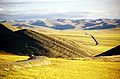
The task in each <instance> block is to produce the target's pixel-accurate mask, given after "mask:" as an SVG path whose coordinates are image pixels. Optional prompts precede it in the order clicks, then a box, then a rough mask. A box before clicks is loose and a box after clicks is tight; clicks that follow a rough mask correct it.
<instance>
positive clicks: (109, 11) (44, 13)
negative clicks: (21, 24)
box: [0, 0, 120, 19]
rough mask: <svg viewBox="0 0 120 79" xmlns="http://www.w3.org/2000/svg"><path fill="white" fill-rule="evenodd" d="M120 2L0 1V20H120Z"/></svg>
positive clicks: (106, 0) (87, 0)
mask: <svg viewBox="0 0 120 79" xmlns="http://www.w3.org/2000/svg"><path fill="white" fill-rule="evenodd" d="M119 7H120V0H0V19H39V18H120V9H119Z"/></svg>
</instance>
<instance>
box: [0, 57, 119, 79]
mask: <svg viewBox="0 0 120 79" xmlns="http://www.w3.org/2000/svg"><path fill="white" fill-rule="evenodd" d="M8 57H10V55H8ZM16 58H17V56H16ZM21 58H23V59H24V57H22V56H21ZM50 60H51V64H50V65H46V66H42V67H41V66H35V67H29V68H22V69H16V70H9V69H5V70H0V78H1V79H2V78H3V79H11V78H12V79H16V78H17V79H48V78H49V79H61V78H62V79H88V78H89V79H119V77H120V74H119V73H120V72H119V70H120V62H103V61H95V60H94V61H93V60H86V61H85V60H84V61H83V60H66V59H59V58H58V59H56V58H50Z"/></svg>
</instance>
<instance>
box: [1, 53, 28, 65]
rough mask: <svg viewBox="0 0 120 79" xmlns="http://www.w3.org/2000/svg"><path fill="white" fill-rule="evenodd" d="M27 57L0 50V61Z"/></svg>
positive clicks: (11, 60) (13, 60)
mask: <svg viewBox="0 0 120 79" xmlns="http://www.w3.org/2000/svg"><path fill="white" fill-rule="evenodd" d="M26 59H28V57H27V56H18V55H14V54H11V53H6V52H0V63H6V62H15V61H20V60H26Z"/></svg>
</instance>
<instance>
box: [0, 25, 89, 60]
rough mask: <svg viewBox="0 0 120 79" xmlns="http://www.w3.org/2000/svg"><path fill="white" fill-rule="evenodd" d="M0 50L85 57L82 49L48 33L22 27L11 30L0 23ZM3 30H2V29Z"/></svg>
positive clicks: (21, 53)
mask: <svg viewBox="0 0 120 79" xmlns="http://www.w3.org/2000/svg"><path fill="white" fill-rule="evenodd" d="M0 28H1V29H0V32H1V33H0V37H1V39H0V44H1V45H0V50H4V51H6V52H12V53H14V54H19V55H28V54H31V53H33V54H35V55H41V56H48V57H62V58H68V57H86V56H89V55H87V53H86V52H85V51H83V50H80V49H79V48H76V47H74V46H72V45H69V44H67V43H65V42H62V41H59V40H56V39H54V38H52V37H50V36H49V35H45V34H41V33H37V32H35V31H32V30H28V29H23V30H18V31H15V32H12V31H11V30H9V29H8V28H6V27H5V26H3V25H0ZM2 30H4V31H2Z"/></svg>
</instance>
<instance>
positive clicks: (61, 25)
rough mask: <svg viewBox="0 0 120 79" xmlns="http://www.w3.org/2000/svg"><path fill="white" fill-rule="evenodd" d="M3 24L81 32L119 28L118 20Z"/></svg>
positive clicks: (44, 20) (39, 21) (56, 20)
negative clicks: (77, 30) (81, 30)
mask: <svg viewBox="0 0 120 79" xmlns="http://www.w3.org/2000/svg"><path fill="white" fill-rule="evenodd" d="M1 22H3V23H8V22H9V23H11V25H12V26H17V27H28V28H34V27H48V28H52V29H56V30H67V29H83V30H99V29H109V28H117V27H120V19H95V20H92V19H82V20H71V19H43V20H21V21H20V20H18V21H17V20H13V21H7V20H4V21H1Z"/></svg>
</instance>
